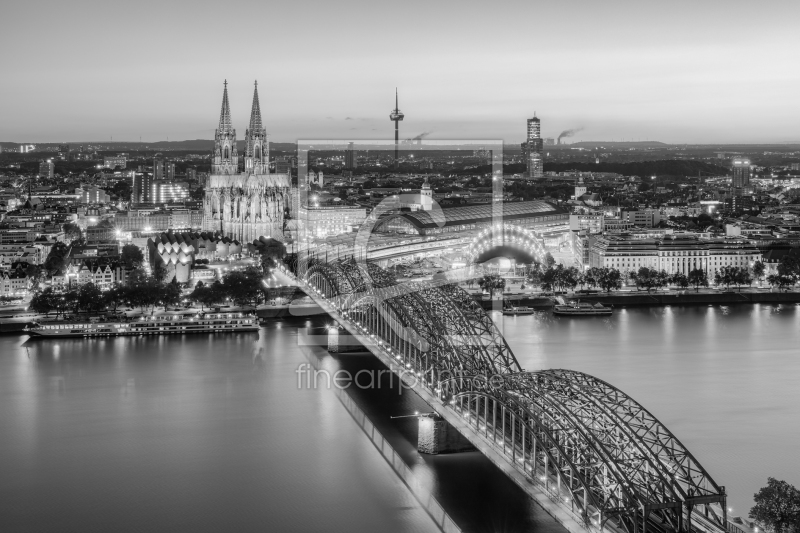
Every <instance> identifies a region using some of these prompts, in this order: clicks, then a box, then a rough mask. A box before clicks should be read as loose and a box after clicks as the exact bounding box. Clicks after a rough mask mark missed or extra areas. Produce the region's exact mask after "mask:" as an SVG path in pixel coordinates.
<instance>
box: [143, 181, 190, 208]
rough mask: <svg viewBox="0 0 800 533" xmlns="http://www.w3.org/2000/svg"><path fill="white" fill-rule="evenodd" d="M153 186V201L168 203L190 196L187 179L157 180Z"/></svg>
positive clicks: (151, 194)
mask: <svg viewBox="0 0 800 533" xmlns="http://www.w3.org/2000/svg"><path fill="white" fill-rule="evenodd" d="M151 187H152V191H151V193H150V198H151V201H152V202H153V203H157V204H166V203H170V202H180V201H183V200H186V199H188V198H189V184H188V183H186V182H185V181H172V180H155V181H153V182H152V185H151Z"/></svg>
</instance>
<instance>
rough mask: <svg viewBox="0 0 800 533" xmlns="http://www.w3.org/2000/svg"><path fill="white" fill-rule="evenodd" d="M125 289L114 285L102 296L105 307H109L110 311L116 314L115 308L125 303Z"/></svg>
mask: <svg viewBox="0 0 800 533" xmlns="http://www.w3.org/2000/svg"><path fill="white" fill-rule="evenodd" d="M126 292H127V291H126V289H125V287H123V286H122V285H119V284H115V285H114V286H113V287H111V288H110V289H109V290H107V291H106V292H105V294H104V295H103V301H104V302H105V305H106V307H111V308H112V310H113V311H114V312H115V313H116V312H117V308H118V307H119V306H120V305H121V304H123V303H125V300H126V298H127V294H126Z"/></svg>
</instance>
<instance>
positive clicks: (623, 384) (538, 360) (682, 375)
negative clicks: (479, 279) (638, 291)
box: [494, 304, 800, 515]
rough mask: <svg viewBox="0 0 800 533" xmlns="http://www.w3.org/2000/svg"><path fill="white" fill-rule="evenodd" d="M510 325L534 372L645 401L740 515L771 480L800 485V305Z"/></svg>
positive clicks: (547, 318) (520, 354) (514, 343)
mask: <svg viewBox="0 0 800 533" xmlns="http://www.w3.org/2000/svg"><path fill="white" fill-rule="evenodd" d="M494 318H495V319H498V318H499V316H497V315H495V316H494ZM503 318H504V321H505V323H504V330H505V335H506V339H507V340H508V343H509V345H510V346H511V349H512V350H513V351H514V353H515V355H516V356H517V358H518V359H519V361H520V364H521V365H522V366H523V367H524V368H525V369H526V370H536V369H541V368H569V369H573V370H579V371H582V372H586V373H588V374H592V375H594V376H597V377H599V378H601V379H603V380H605V381H607V382H609V383H611V384H612V385H614V386H617V387H618V388H620V389H621V390H623V391H624V392H626V393H628V394H629V395H631V396H632V397H633V398H634V399H636V400H637V401H639V402H640V403H642V404H643V405H644V406H645V407H646V408H647V409H648V410H650V411H651V412H652V413H653V414H654V415H655V416H656V417H658V418H659V419H660V420H661V421H662V422H663V423H664V424H666V426H667V427H669V428H670V430H671V431H672V432H673V433H675V435H676V436H677V437H678V439H679V440H681V441H682V442H683V443H684V444H685V445H686V446H687V447H688V448H689V450H690V451H691V452H692V453H693V454H694V455H695V457H696V458H697V459H698V460H699V461H700V462H701V464H702V465H703V466H704V467H705V468H706V469H707V470H708V471H709V472H710V473H711V475H712V477H714V479H715V480H716V481H717V483H719V484H721V485H725V486H726V488H727V491H728V495H729V500H728V501H729V506H730V507H733V508H734V514H740V515H746V514H747V511H748V510H749V508H750V506H751V505H752V495H753V494H754V493H755V492H756V491H757V490H758V489H759V488H760V487H762V486H763V485H765V484H766V480H767V477H768V476H773V477H777V478H779V479H786V480H787V481H789V482H791V483H793V484H795V485H800V461H798V460H797V443H798V442H800V423H799V422H798V420H800V387H797V384H796V383H797V377H798V376H800V306H797V305H794V304H792V305H763V304H761V305H732V306H724V307H719V306H714V307H712V306H709V307H705V306H703V307H700V306H697V307H676V306H671V307H666V308H660V307H653V308H621V309H616V310H615V312H614V315H613V316H611V317H607V318H601V317H580V318H575V317H553V316H552V315H551V314H549V313H537V314H536V315H534V316H520V317H503Z"/></svg>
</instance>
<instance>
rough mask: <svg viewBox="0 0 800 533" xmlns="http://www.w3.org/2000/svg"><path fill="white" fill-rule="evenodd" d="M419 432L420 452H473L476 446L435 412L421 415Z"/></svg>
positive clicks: (418, 444) (418, 445)
mask: <svg viewBox="0 0 800 533" xmlns="http://www.w3.org/2000/svg"><path fill="white" fill-rule="evenodd" d="M418 420H419V432H418V434H417V450H418V451H419V452H420V453H427V454H431V455H436V454H439V453H457V452H471V451H474V450H475V447H474V446H473V445H472V443H471V442H470V441H468V440H467V439H466V438H464V436H462V435H461V433H459V432H458V430H457V429H456V428H454V427H453V426H451V425H450V423H448V422H447V421H446V420H445V419H444V418H442V417H440V416H439V415H437V414H435V413H431V414H426V415H421V416H419V417H418Z"/></svg>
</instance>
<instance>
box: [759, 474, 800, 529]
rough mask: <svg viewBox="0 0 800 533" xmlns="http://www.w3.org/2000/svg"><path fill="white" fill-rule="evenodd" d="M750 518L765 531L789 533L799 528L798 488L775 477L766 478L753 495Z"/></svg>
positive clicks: (799, 503)
mask: <svg viewBox="0 0 800 533" xmlns="http://www.w3.org/2000/svg"><path fill="white" fill-rule="evenodd" d="M753 500H754V502H755V505H754V506H753V507H752V508H751V509H750V518H752V519H753V520H755V521H756V522H757V523H758V525H759V526H760V527H761V528H763V529H764V530H766V531H769V532H772V533H791V532H796V531H798V530H800V490H798V489H797V488H795V487H794V486H793V485H791V484H789V483H787V482H785V481H779V480H777V479H775V478H772V477H771V478H768V479H767V486H766V487H762V488H761V490H759V491H758V492H757V493H756V494H755V495H754V496H753Z"/></svg>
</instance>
